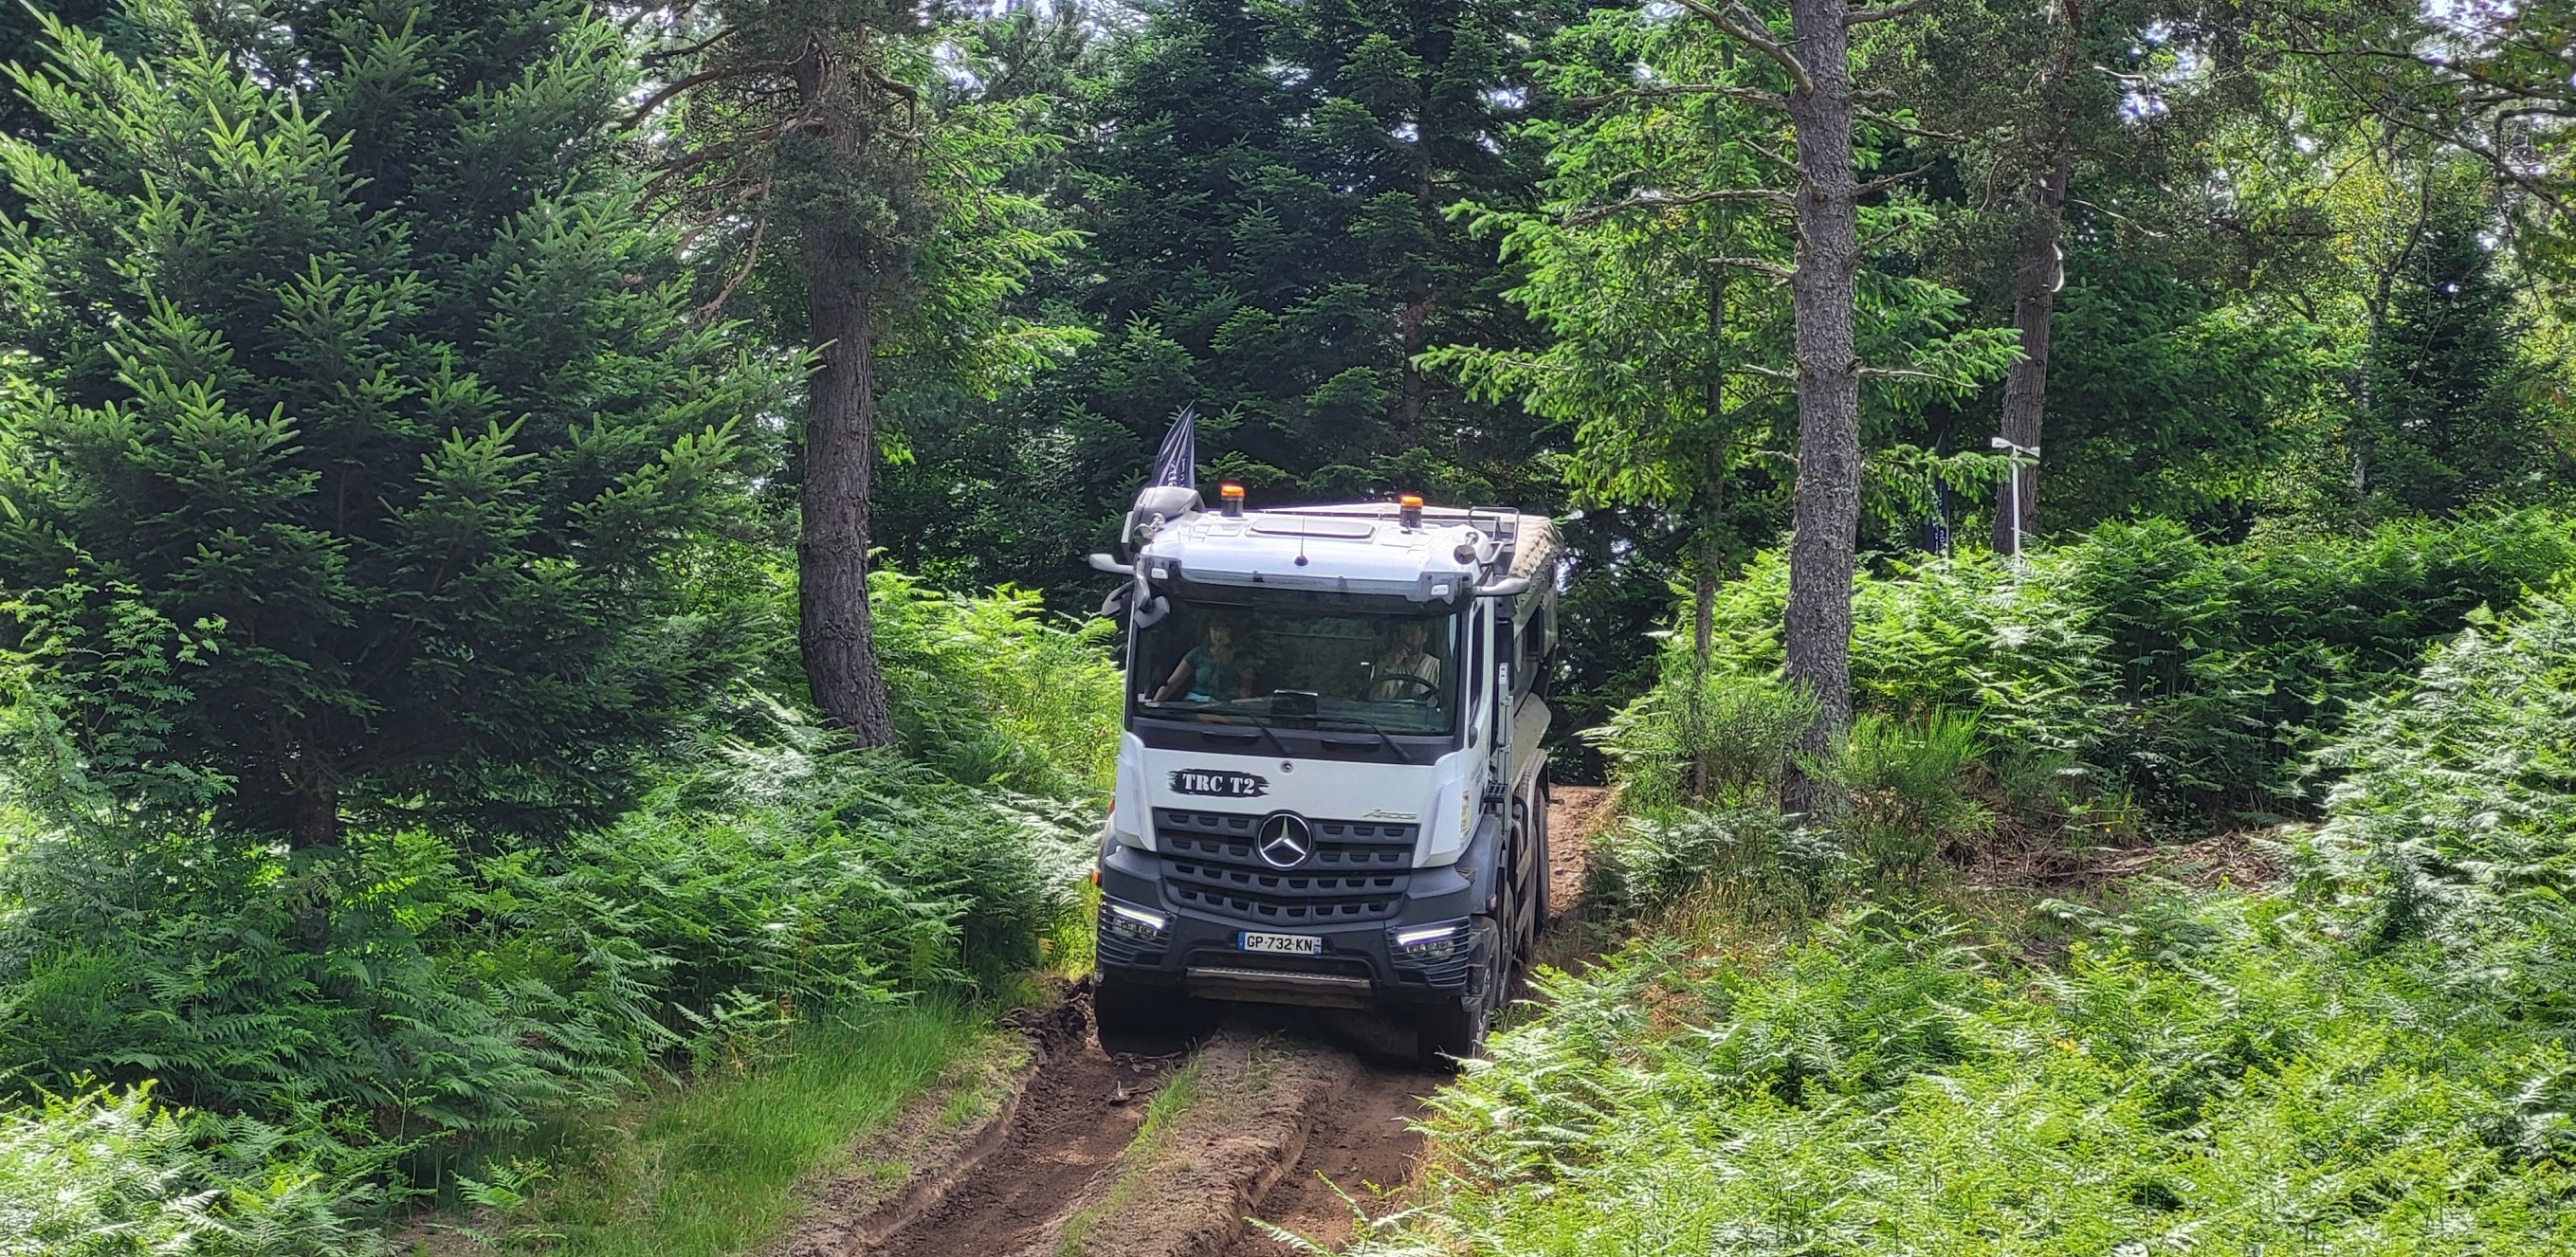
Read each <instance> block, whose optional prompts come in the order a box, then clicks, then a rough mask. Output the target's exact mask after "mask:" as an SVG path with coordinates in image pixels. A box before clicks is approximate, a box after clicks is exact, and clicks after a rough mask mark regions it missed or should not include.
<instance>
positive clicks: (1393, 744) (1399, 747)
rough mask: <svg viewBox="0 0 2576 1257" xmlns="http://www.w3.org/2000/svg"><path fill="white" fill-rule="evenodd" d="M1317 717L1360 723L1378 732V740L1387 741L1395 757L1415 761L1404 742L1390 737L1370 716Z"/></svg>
mask: <svg viewBox="0 0 2576 1257" xmlns="http://www.w3.org/2000/svg"><path fill="white" fill-rule="evenodd" d="M1315 719H1316V720H1318V721H1325V720H1340V721H1346V722H1348V723H1350V724H1355V725H1358V726H1359V727H1361V728H1363V729H1366V730H1368V731H1369V732H1371V733H1374V734H1376V735H1377V740H1378V741H1380V742H1383V743H1385V744H1386V749H1387V750H1388V751H1390V752H1392V753H1393V754H1394V755H1395V757H1396V758H1397V759H1400V760H1403V761H1404V762H1405V763H1408V764H1410V763H1412V762H1413V756H1412V755H1410V754H1408V753H1406V751H1405V749H1404V746H1403V744H1402V743H1399V742H1397V741H1396V740H1395V739H1393V738H1390V737H1388V736H1386V730H1384V729H1381V728H1379V727H1378V726H1377V722H1376V721H1374V720H1370V719H1368V718H1366V717H1363V716H1344V715H1339V714H1335V715H1329V716H1317V717H1315Z"/></svg>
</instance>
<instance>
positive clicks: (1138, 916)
mask: <svg viewBox="0 0 2576 1257" xmlns="http://www.w3.org/2000/svg"><path fill="white" fill-rule="evenodd" d="M1171 928H1172V919H1171V918H1170V917H1167V916H1164V915H1163V914H1162V913H1159V912H1156V911H1153V910H1152V909H1150V908H1139V907H1137V906H1135V905H1134V904H1124V903H1120V902H1118V901H1117V900H1115V899H1104V900H1101V901H1100V929H1101V932H1102V933H1105V934H1109V935H1112V936H1115V937H1117V938H1121V939H1125V940H1126V941H1128V942H1130V943H1134V944H1137V945H1138V946H1141V947H1152V946H1158V945H1160V944H1161V943H1162V942H1163V940H1164V938H1165V937H1166V936H1167V935H1169V934H1170V933H1171Z"/></svg>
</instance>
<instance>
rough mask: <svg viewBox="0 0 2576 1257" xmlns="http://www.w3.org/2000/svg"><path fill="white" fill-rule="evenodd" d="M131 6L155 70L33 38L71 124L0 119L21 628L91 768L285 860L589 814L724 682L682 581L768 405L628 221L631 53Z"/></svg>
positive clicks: (3, 472)
mask: <svg viewBox="0 0 2576 1257" xmlns="http://www.w3.org/2000/svg"><path fill="white" fill-rule="evenodd" d="M126 17H127V19H128V20H129V21H130V22H131V23H133V24H134V26H135V27H137V28H138V29H140V30H142V31H144V32H146V33H147V35H148V40H147V44H148V46H149V47H150V48H151V49H152V55H151V56H150V57H148V58H147V59H145V60H143V61H141V62H139V63H134V62H127V61H124V60H120V59H118V58H117V57H115V56H113V55H111V54H110V53H109V52H108V51H107V50H106V49H105V48H103V47H102V46H101V44H100V43H99V42H98V40H97V39H95V38H93V37H91V36H88V35H85V34H83V33H81V32H78V31H75V30H71V29H68V28H64V27H61V26H59V25H56V26H52V27H50V28H49V35H50V38H51V39H52V41H53V44H54V46H53V48H52V49H51V50H50V56H51V58H52V60H51V64H49V65H48V66H46V67H45V68H44V69H42V70H41V71H39V72H34V73H23V74H21V75H19V76H18V83H19V86H20V88H21V90H22V91H23V92H24V94H25V96H26V98H27V100H28V101H29V103H30V105H31V106H32V107H33V108H34V109H35V110H36V111H38V112H39V113H41V114H42V115H43V116H44V118H45V119H46V121H47V123H48V124H49V129H50V131H51V133H52V135H54V136H55V137H56V138H55V139H53V140H52V141H51V142H49V143H47V144H45V145H43V146H39V145H37V144H33V143H29V142H27V141H25V140H22V139H15V138H12V139H8V140H0V161H4V162H5V166H6V170H7V173H8V177H9V179H10V181H11V183H12V185H13V186H14V188H15V190H16V193H17V195H18V196H19V198H21V202H22V203H23V205H24V206H25V210H24V213H23V215H21V216H17V217H14V218H12V219H11V220H9V221H8V222H6V224H5V226H0V284H5V288H0V328H5V343H6V344H7V345H8V346H9V347H10V349H11V351H12V357H11V358H10V359H9V363H8V365H9V368H10V370H11V371H12V373H13V374H15V375H16V376H18V377H19V378H20V379H21V380H22V381H23V383H24V384H25V385H27V386H29V387H31V388H32V389H33V390H35V391H34V394H33V396H34V401H33V402H32V403H31V404H29V405H27V406H24V407H22V408H18V409H16V410H13V412H12V413H9V414H8V415H7V416H6V417H5V420H0V507H5V508H6V509H5V510H0V529H5V530H4V531H0V587H6V588H8V589H10V590H12V591H23V592H21V593H19V594H18V596H17V599H16V601H15V603H14V604H13V605H12V610H14V611H15V613H16V617H15V620H14V623H13V626H12V627H11V628H10V629H9V630H8V633H9V635H10V637H12V638H13V639H14V640H13V641H12V642H11V643H10V644H11V645H13V646H15V647H18V648H22V649H28V650H32V651H34V652H36V653H37V654H38V655H39V657H40V658H41V659H42V660H43V661H44V662H45V665H46V672H47V677H46V680H47V682H48V685H49V687H50V688H51V689H53V690H54V691H56V692H57V694H58V696H59V697H58V701H59V702H60V703H62V704H63V706H64V708H65V710H66V714H67V716H68V717H69V719H70V722H71V724H72V725H73V727H74V728H75V729H77V730H80V731H82V733H83V737H84V739H85V741H86V745H87V748H88V750H89V751H90V752H91V754H92V755H93V756H94V757H95V758H96V759H97V761H98V762H97V764H96V766H97V767H98V768H100V769H101V770H102V771H108V772H119V771H122V772H124V773H125V774H126V780H127V781H128V782H130V783H141V782H148V781H152V780H156V779H166V778H169V777H171V776H172V775H173V774H178V775H184V774H186V773H188V772H192V771H193V772H196V773H201V774H214V775H217V776H219V777H221V778H223V779H225V780H226V781H227V782H228V784H229V791H228V794H227V795H226V797H225V798H224V799H223V801H222V802H221V804H220V805H219V812H220V814H221V815H223V816H225V817H227V818H229V819H230V820H231V821H232V822H234V823H235V824H237V825H239V826H241V827H243V828H246V829H248V830H251V831H254V832H264V833H274V834H278V835H281V836H285V837H288V838H290V839H291V840H292V841H293V842H294V843H295V844H297V845H299V846H318V845H328V844H331V843H333V842H335V841H336V838H337V834H338V832H339V828H340V825H341V822H342V818H343V816H344V813H346V812H347V811H348V810H350V809H351V808H353V807H355V808H365V807H367V806H369V805H370V804H371V803H374V802H377V801H381V800H383V799H386V798H388V797H392V796H408V797H413V798H419V797H435V798H440V799H453V800H455V801H457V802H459V803H462V804H465V805H475V804H491V805H495V806H499V805H512V806H524V805H528V804H546V803H550V802H553V803H560V802H565V801H575V802H577V801H581V800H584V799H597V798H598V797H600V796H601V794H603V793H605V792H606V791H608V790H610V789H611V788H613V786H614V783H615V776H616V769H617V766H618V764H619V763H620V757H621V752H622V751H623V750H624V749H625V748H628V747H631V746H632V745H634V744H635V743H636V742H637V741H638V740H639V739H642V738H645V737H648V736H651V735H652V734H653V733H654V732H655V731H656V730H657V729H658V728H661V727H663V725H664V724H665V722H666V721H667V719H668V717H669V716H670V715H671V714H672V713H673V712H674V711H676V710H677V709H678V708H679V707H680V706H681V705H682V704H683V703H684V702H685V701H686V700H687V699H688V698H689V697H690V696H691V694H692V692H693V691H694V690H695V689H696V688H697V687H700V686H702V685H704V684H706V683H708V682H709V681H710V680H711V679H714V678H712V677H711V676H710V669H711V668H712V667H713V666H714V665H713V664H712V663H711V660H712V659H714V658H716V657H718V656H720V655H721V654H722V652H721V651H719V650H716V649H715V648H714V643H713V642H712V641H711V640H710V639H708V638H707V636H706V632H707V626H705V625H701V624H696V623H694V622H692V621H689V620H686V619H684V618H677V617H676V616H675V612H676V610H677V605H678V604H677V599H676V590H675V582H676V577H675V576H674V574H673V567H674V564H673V560H674V559H675V557H677V556H679V555H680V554H682V553H683V552H684V551H685V549H686V547H687V546H688V545H689V543H690V539H691V538H692V536H693V535H694V533H695V532H696V530H698V529H700V528H701V527H702V526H703V525H704V524H705V523H706V522H707V521H708V519H709V518H710V517H711V516H712V515H713V514H715V513H718V512H723V511H725V510H727V509H728V504H729V503H731V502H733V501H734V500H735V497H736V491H737V488H738V486H739V483H740V481H741V478H742V477H741V474H740V473H741V471H742V469H743V466H744V463H745V460H746V458H747V456H748V455H751V454H754V453H757V451H756V450H755V449H753V448H752V447H750V446H749V445H747V444H746V440H745V438H744V436H743V435H742V429H741V428H740V426H739V419H740V417H741V416H743V415H746V414H750V413H756V412H758V411H759V410H762V409H765V408H767V407H768V406H770V405H771V404H773V400H774V398H775V396H776V393H777V389H778V384H779V381H778V380H776V379H775V378H774V377H773V376H772V375H771V374H770V373H766V372H764V371H760V370H754V369H750V368H748V367H746V366H745V365H744V364H745V359H744V357H743V355H742V354H741V353H740V351H739V350H738V349H737V348H736V347H735V346H734V345H733V343H732V342H731V339H730V336H729V329H727V328H724V327H722V326H716V325H709V324H703V323H698V322H694V321H692V320H691V319H690V318H689V315H688V308H687V305H686V292H687V277H686V276H684V275H681V274H679V273H677V269H676V266H675V263H674V256H675V250H674V248H673V244H674V241H673V239H672V238H671V237H670V236H669V235H667V234H665V233H662V232H660V231H657V230H655V229H653V228H652V227H651V226H650V225H649V224H648V223H647V222H646V221H645V220H644V219H642V218H641V217H640V216H639V214H638V211H637V210H636V208H635V187H634V185H633V183H632V182H631V181H630V180H628V179H625V178H623V177H622V176H621V174H620V169H619V166H618V164H617V161H616V159H615V151H614V147H613V146H614V138H615V137H614V134H613V131H612V129H611V127H610V124H611V122H612V121H613V120H614V119H615V118H616V117H617V116H618V114H619V112H620V102H621V97H622V95H623V94H624V93H625V92H626V91H627V89H628V86H629V77H628V70H627V67H626V59H625V56H624V47H623V44H622V41H621V39H620V37H619V36H618V34H617V33H616V31H615V30H614V29H613V28H611V27H609V26H608V25H606V24H604V23H602V22H600V21H599V20H597V19H596V18H594V17H593V16H592V15H591V14H590V13H589V11H588V10H587V8H586V7H585V6H584V5H582V4H580V3H578V0H551V2H549V3H544V4H538V5H533V6H530V5H524V4H520V5H507V6H505V5H498V4H495V5H490V6H484V7H480V8H478V7H475V6H466V5H460V6H442V7H440V8H438V9H435V10H391V9H368V10H350V9H338V10H321V9H318V8H317V9H314V10H310V11H301V12H281V13H278V14H275V15H271V17H272V18H273V19H274V20H270V21H265V22H263V23H260V24H257V25H256V26H255V27H254V28H253V29H251V30H250V31H249V32H247V33H246V34H244V33H236V37H235V38H232V39H230V40H225V39H224V38H223V36H222V34H221V33H220V32H215V31H210V30H209V29H208V28H204V27H200V26H198V25H195V24H192V22H191V21H190V20H189V19H188V18H187V17H186V16H185V15H184V14H183V13H182V12H181V10H180V9H179V8H178V7H177V6H176V5H174V4H168V3H164V2H162V0H132V2H131V3H130V4H129V7H128V9H127V13H126ZM289 64H291V65H294V66H296V67H297V73H296V74H294V75H291V76H289V75H280V74H277V73H273V72H269V71H266V70H263V69H262V68H261V67H262V66H264V65H289ZM287 84H299V86H289V85H287ZM182 655H184V658H182V657H181V656H182ZM156 660H157V662H156Z"/></svg>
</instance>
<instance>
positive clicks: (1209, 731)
mask: <svg viewBox="0 0 2576 1257" xmlns="http://www.w3.org/2000/svg"><path fill="white" fill-rule="evenodd" d="M1182 701H1183V702H1188V703H1189V704H1190V705H1189V706H1187V707H1176V706H1174V705H1173V704H1171V703H1156V704H1154V705H1153V710H1154V711H1155V712H1157V713H1158V714H1159V713H1162V712H1175V711H1177V712H1186V713H1189V714H1192V715H1197V714H1201V713H1204V714H1207V715H1211V716H1216V717H1218V718H1220V719H1222V720H1224V721H1225V723H1224V724H1221V725H1200V726H1199V730H1198V732H1199V736H1201V737H1224V736H1225V735H1224V734H1221V733H1218V732H1217V730H1219V729H1223V728H1229V727H1232V726H1233V725H1234V724H1235V723H1236V722H1238V721H1240V722H1241V723H1243V724H1247V725H1250V726H1252V727H1253V728H1254V729H1256V730H1259V731H1260V733H1261V736H1263V737H1265V738H1268V739H1270V745H1272V746H1274V747H1276V748H1278V750H1279V754H1280V755H1281V756H1283V757H1285V758H1288V759H1295V758H1297V756H1296V754H1295V753H1294V752H1292V751H1290V750H1289V749H1288V744H1287V743H1285V742H1282V741H1280V740H1279V735H1278V734H1276V733H1273V732H1271V731H1270V722H1269V721H1267V720H1264V719H1262V718H1261V716H1260V713H1258V712H1251V711H1245V710H1243V709H1241V708H1237V707H1221V706H1219V705H1217V702H1216V700H1214V699H1210V700H1207V701H1204V702H1192V701H1191V700H1188V699H1184V700H1182Z"/></svg>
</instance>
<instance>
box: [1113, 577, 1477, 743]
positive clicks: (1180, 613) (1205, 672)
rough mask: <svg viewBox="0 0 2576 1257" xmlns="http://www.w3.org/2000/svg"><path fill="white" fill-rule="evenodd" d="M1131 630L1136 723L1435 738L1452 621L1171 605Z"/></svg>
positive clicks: (1454, 696) (1451, 707) (1450, 701)
mask: <svg viewBox="0 0 2576 1257" xmlns="http://www.w3.org/2000/svg"><path fill="white" fill-rule="evenodd" d="M1171 606H1172V610H1171V614H1169V615H1166V616H1164V617H1163V618H1162V619H1161V620H1160V621H1158V622H1156V623H1155V624H1154V625H1153V626H1152V627H1150V628H1142V629H1138V630H1137V631H1136V670H1135V672H1134V673H1133V674H1132V677H1131V684H1130V686H1129V690H1130V693H1131V697H1132V698H1133V700H1134V705H1135V710H1136V711H1138V712H1139V713H1150V714H1155V715H1165V716H1173V717H1179V718H1184V719H1198V720H1217V721H1228V722H1234V723H1263V724H1279V725H1289V726H1298V727H1305V726H1310V725H1311V726H1314V727H1321V728H1330V727H1334V726H1336V725H1342V726H1345V727H1351V728H1363V727H1366V728H1375V729H1376V730H1378V731H1380V732H1383V733H1389V734H1396V733H1412V734H1422V733H1447V732H1449V730H1450V727H1451V723H1452V720H1451V718H1452V714H1453V713H1454V712H1455V711H1456V710H1457V707H1458V685H1457V682H1458V663H1457V658H1456V651H1455V646H1456V635H1457V630H1456V619H1455V617H1453V616H1449V615H1421V614H1386V615H1369V614H1357V613H1353V612H1350V611H1346V610H1340V609H1336V610H1333V611H1318V612H1308V611H1299V610H1295V609H1291V608H1280V607H1242V606H1225V605H1217V604H1207V603H1190V602H1182V601H1180V600H1179V599H1173V600H1172V604H1171Z"/></svg>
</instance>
